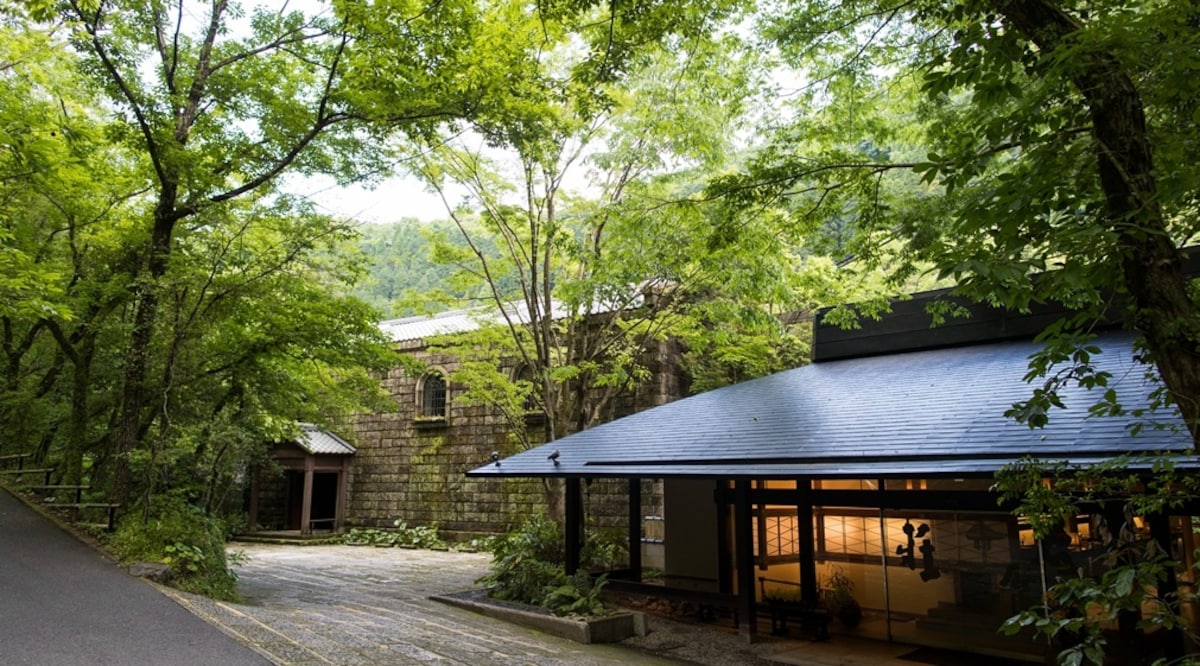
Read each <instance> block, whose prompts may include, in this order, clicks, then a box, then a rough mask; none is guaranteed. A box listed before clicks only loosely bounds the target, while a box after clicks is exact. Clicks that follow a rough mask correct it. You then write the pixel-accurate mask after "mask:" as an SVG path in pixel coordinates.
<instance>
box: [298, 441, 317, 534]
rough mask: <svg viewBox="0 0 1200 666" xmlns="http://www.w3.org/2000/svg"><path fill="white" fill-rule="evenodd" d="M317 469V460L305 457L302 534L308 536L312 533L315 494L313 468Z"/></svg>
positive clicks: (310, 456) (301, 506)
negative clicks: (313, 498) (313, 496)
mask: <svg viewBox="0 0 1200 666" xmlns="http://www.w3.org/2000/svg"><path fill="white" fill-rule="evenodd" d="M314 467H316V460H314V459H313V457H312V455H311V454H310V455H307V456H305V457H304V499H303V502H302V503H301V504H300V533H301V534H308V533H310V532H312V494H313V468H314Z"/></svg>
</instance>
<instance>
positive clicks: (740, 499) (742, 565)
mask: <svg viewBox="0 0 1200 666" xmlns="http://www.w3.org/2000/svg"><path fill="white" fill-rule="evenodd" d="M734 484H735V485H734V502H733V505H734V508H733V514H734V515H733V529H734V538H733V542H734V551H735V552H734V561H735V563H736V566H737V574H736V579H737V607H738V618H739V621H738V634H740V635H741V636H744V637H745V638H746V640H748V641H753V640H754V637H755V636H756V635H757V634H758V614H757V609H758V604H757V603H756V601H757V598H756V595H755V591H754V509H753V506H752V505H751V504H750V482H749V481H748V480H745V479H739V480H738V481H736V482H734Z"/></svg>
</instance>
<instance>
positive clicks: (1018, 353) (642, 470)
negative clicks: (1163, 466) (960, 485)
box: [469, 331, 1191, 478]
mask: <svg viewBox="0 0 1200 666" xmlns="http://www.w3.org/2000/svg"><path fill="white" fill-rule="evenodd" d="M1132 340H1133V336H1132V335H1131V334H1129V333H1124V332H1120V331H1114V332H1108V333H1105V334H1103V335H1102V336H1101V337H1100V338H1099V339H1098V340H1097V341H1096V344H1097V345H1098V346H1099V347H1101V348H1102V349H1103V350H1104V353H1102V354H1100V355H1099V356H1097V357H1094V358H1093V363H1094V364H1095V365H1096V366H1098V367H1099V368H1101V369H1104V370H1107V371H1109V372H1111V373H1112V375H1113V379H1112V381H1111V382H1110V385H1111V386H1113V387H1115V388H1116V389H1117V391H1118V394H1119V396H1120V399H1121V400H1122V401H1123V404H1125V405H1126V406H1127V407H1135V406H1139V405H1141V404H1142V403H1144V401H1145V397H1144V396H1145V394H1146V393H1147V390H1148V387H1147V385H1146V383H1145V380H1144V375H1145V370H1146V367H1145V366H1144V365H1141V364H1139V363H1137V362H1135V361H1134V360H1133V359H1132V351H1131V349H1132V347H1131V345H1132ZM1038 349H1040V346H1039V345H1037V344H1035V343H1032V342H1002V343H993V344H983V345H974V346H968V347H956V348H949V349H938V350H931V351H921V352H912V353H904V354H892V355H886V356H874V357H869V358H856V359H849V360H841V361H831V362H827V363H819V364H813V365H809V366H805V367H802V368H797V369H795V370H789V371H787V372H781V373H778V374H775V375H771V376H769V377H763V378H761V379H756V380H753V381H748V382H744V383H741V384H736V385H733V386H728V387H724V388H721V389H717V390H714V391H709V392H707V393H703V394H700V395H696V396H692V397H690V398H685V399H683V400H678V401H676V402H673V403H669V404H666V405H663V406H661V407H656V408H653V409H649V410H646V411H644V412H640V413H638V414H634V415H632V416H628V417H625V418H623V419H618V420H616V421H613V422H611V423H607V424H604V425H600V426H596V427H595V428H592V429H590V430H586V431H584V432H581V433H577V434H574V435H571V436H569V437H565V438H563V439H560V440H558V441H556V442H553V443H551V444H547V445H545V446H542V447H539V448H536V449H533V450H530V451H525V452H522V453H520V454H517V455H515V456H512V457H510V458H506V459H504V460H503V461H501V464H500V465H498V466H497V465H494V464H486V465H484V466H482V467H479V468H477V469H475V470H472V471H471V472H469V474H470V475H471V476H581V477H592V476H594V477H604V476H643V477H666V476H694V477H714V478H735V477H753V478H761V477H777V478H787V477H794V476H813V477H878V476H893V477H895V476H913V475H957V474H963V475H969V474H980V475H983V474H990V473H992V472H994V471H995V470H997V469H999V468H1000V467H1003V466H1004V465H1005V464H1007V463H1009V462H1013V461H1015V460H1018V459H1020V458H1022V457H1024V456H1026V455H1033V456H1036V457H1041V458H1043V459H1049V460H1063V459H1073V460H1076V461H1079V462H1086V461H1092V462H1094V461H1096V460H1100V459H1106V458H1111V457H1114V456H1117V455H1121V454H1125V453H1134V452H1150V451H1165V450H1171V451H1183V450H1186V449H1188V448H1189V447H1190V446H1191V439H1190V437H1189V436H1188V435H1187V432H1186V430H1184V429H1183V428H1182V422H1181V421H1180V419H1179V417H1178V415H1177V414H1176V413H1175V412H1174V411H1173V410H1172V411H1170V412H1169V413H1166V414H1162V415H1158V417H1157V418H1159V419H1160V420H1164V421H1165V423H1166V424H1167V425H1170V426H1177V427H1169V428H1165V429H1162V428H1146V429H1144V430H1142V432H1141V433H1140V434H1138V435H1137V436H1136V437H1131V436H1130V434H1129V430H1128V426H1129V425H1130V424H1131V422H1132V419H1130V418H1126V417H1088V407H1089V406H1091V405H1092V404H1093V403H1095V402H1096V401H1097V400H1098V399H1099V398H1100V397H1101V394H1102V392H1103V390H1102V389H1096V390H1094V391H1091V392H1089V391H1087V390H1084V389H1080V388H1078V387H1073V388H1071V389H1070V390H1067V391H1064V392H1062V393H1061V394H1060V395H1061V397H1062V399H1063V401H1064V402H1065V403H1066V406H1067V409H1055V410H1053V411H1052V413H1051V415H1050V423H1049V425H1048V426H1046V427H1045V428H1041V429H1030V428H1029V427H1028V426H1025V425H1023V424H1020V423H1016V422H1014V421H1012V420H1011V419H1008V418H1005V416H1004V412H1005V411H1006V410H1007V409H1008V408H1009V407H1011V405H1012V404H1013V403H1014V402H1018V401H1022V400H1026V399H1028V398H1029V397H1030V395H1031V393H1032V390H1033V386H1032V385H1030V384H1028V383H1026V382H1025V381H1024V380H1023V377H1024V375H1025V373H1026V372H1027V371H1028V359H1029V356H1030V354H1032V353H1034V352H1035V351H1037V350H1038ZM556 448H557V449H558V450H559V451H560V456H559V458H558V465H557V466H556V465H555V464H554V463H553V462H552V461H550V460H548V459H547V456H548V455H549V453H550V452H551V451H553V450H554V449H556ZM480 462H481V463H482V462H484V461H480Z"/></svg>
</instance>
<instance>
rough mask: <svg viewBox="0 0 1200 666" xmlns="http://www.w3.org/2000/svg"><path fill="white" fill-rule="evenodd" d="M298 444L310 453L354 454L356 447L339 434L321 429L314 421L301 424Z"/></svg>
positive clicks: (297, 439)
mask: <svg viewBox="0 0 1200 666" xmlns="http://www.w3.org/2000/svg"><path fill="white" fill-rule="evenodd" d="M296 445H297V446H299V447H300V448H302V449H304V450H305V451H307V452H308V453H314V454H326V455H343V456H349V455H354V453H355V449H354V447H353V446H350V444H349V443H347V442H346V440H344V439H342V438H341V437H338V436H337V435H335V434H333V433H331V432H327V431H325V430H321V429H320V428H319V427H317V426H315V425H313V424H312V423H301V424H300V436H299V437H297V438H296Z"/></svg>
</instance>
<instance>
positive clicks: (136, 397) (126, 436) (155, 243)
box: [111, 183, 179, 504]
mask: <svg viewBox="0 0 1200 666" xmlns="http://www.w3.org/2000/svg"><path fill="white" fill-rule="evenodd" d="M177 191H178V187H177V186H176V185H175V184H173V183H167V184H164V185H163V189H162V192H161V194H160V196H159V204H158V207H157V208H155V211H154V229H153V232H152V234H151V237H150V259H149V261H148V263H147V267H146V269H147V270H146V274H145V275H144V276H142V278H140V279H139V280H137V281H136V283H135V284H136V285H137V286H136V287H135V290H136V292H135V295H134V321H133V331H132V332H131V333H130V336H129V348H128V349H127V350H126V352H125V379H124V385H123V388H122V392H121V413H120V420H119V428H118V432H117V451H116V452H117V456H116V460H115V469H114V473H113V485H112V489H111V497H112V500H113V501H114V502H119V503H122V504H124V503H126V502H128V501H129V498H130V497H131V496H132V494H131V491H132V489H133V476H132V471H131V469H130V467H129V456H130V454H131V453H132V452H133V451H134V450H136V449H137V448H138V446H139V445H140V443H141V439H142V411H143V409H144V407H145V404H146V395H147V389H146V375H147V372H148V368H149V362H150V353H151V347H152V346H153V342H154V329H155V324H156V323H157V319H158V289H159V284H158V283H159V280H160V279H161V278H162V277H163V275H164V274H166V272H167V264H168V259H169V258H170V254H171V235H172V233H173V232H174V229H175V222H176V221H177V220H178V219H179V216H178V215H177V214H176V213H175V199H176V192H177Z"/></svg>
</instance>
